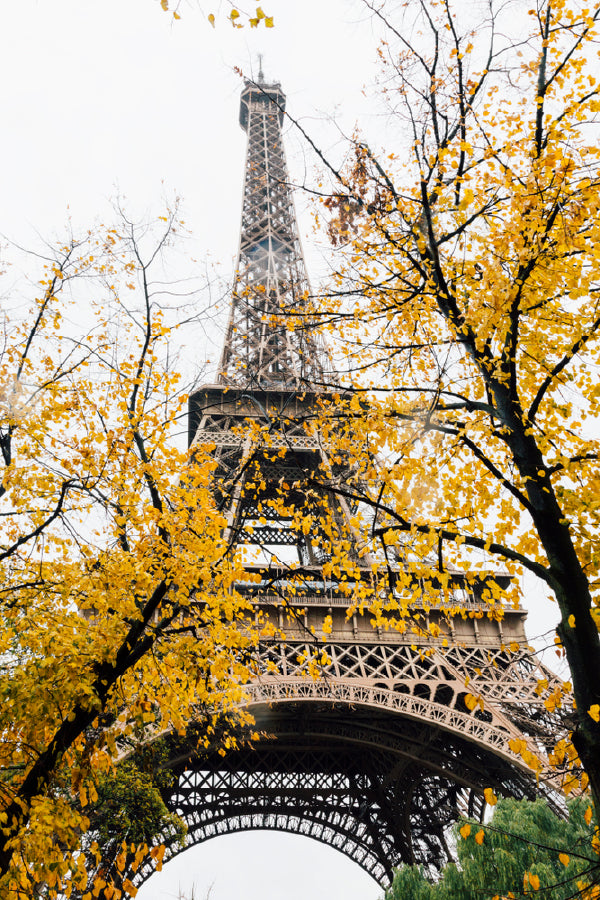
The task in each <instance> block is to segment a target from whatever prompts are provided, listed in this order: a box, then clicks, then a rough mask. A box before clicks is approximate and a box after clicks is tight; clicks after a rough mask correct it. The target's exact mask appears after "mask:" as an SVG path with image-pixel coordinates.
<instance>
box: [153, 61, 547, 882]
mask: <svg viewBox="0 0 600 900" xmlns="http://www.w3.org/2000/svg"><path fill="white" fill-rule="evenodd" d="M284 109H285V96H284V94H283V92H282V90H281V87H280V85H279V84H276V83H266V82H265V81H264V79H263V78H262V75H261V76H259V79H258V81H257V82H256V83H253V82H249V81H248V82H246V85H245V87H244V90H243V92H242V98H241V110H240V122H241V125H242V127H243V128H244V129H245V130H246V131H247V134H248V152H247V156H246V178H245V187H244V201H243V211H242V226H241V238H240V251H239V260H238V269H237V274H236V277H235V283H234V289H233V297H232V305H231V316H230V319H229V325H228V330H227V336H226V341H225V347H224V351H223V355H222V359H221V370H220V373H219V376H218V380H217V382H216V383H215V384H211V385H206V386H204V387H202V388H200V389H199V390H197V391H196V392H195V393H194V394H193V395H192V396H191V398H190V418H189V437H190V445H191V448H192V449H191V452H192V453H193V452H194V448H196V447H204V448H206V447H208V448H211V452H212V454H213V455H214V458H215V460H216V469H215V475H214V493H215V497H216V500H217V502H218V503H219V505H220V507H221V509H222V510H223V511H224V512H225V514H226V517H227V522H228V526H227V535H226V536H227V537H228V538H229V540H230V542H231V544H232V545H234V546H236V547H238V548H243V549H244V550H245V551H246V552H247V554H248V555H247V559H248V562H247V568H248V572H249V573H251V574H252V575H253V576H254V577H253V579H251V581H252V583H251V584H250V579H249V582H248V583H245V582H240V583H239V584H238V585H236V589H237V590H238V591H239V592H241V593H248V592H250V593H251V594H252V597H253V601H254V604H255V610H256V618H257V622H262V623H263V624H270V625H271V626H272V628H271V629H270V630H269V629H267V630H266V631H265V634H267V633H269V634H270V635H271V636H270V637H268V638H267V637H265V638H264V639H263V640H262V642H261V645H260V651H259V666H258V669H257V674H256V677H255V679H254V681H253V682H252V683H251V684H250V685H249V686H247V698H248V699H247V704H248V708H249V709H250V711H251V712H252V714H253V715H254V717H255V720H256V726H255V728H256V729H257V730H258V731H259V732H260V733H261V734H262V737H261V739H260V740H259V741H257V742H252V741H247V742H246V741H245V740H244V736H243V735H242V736H241V737H240V743H239V748H238V749H236V750H231V751H228V752H227V753H226V754H225V755H222V751H221V752H218V751H217V750H215V751H211V750H198V742H197V741H196V739H195V735H194V729H191V730H190V732H189V734H188V735H187V736H186V737H185V738H181V737H177V736H171V737H170V738H168V739H167V745H168V747H169V748H170V750H169V763H168V765H169V767H170V768H171V769H172V771H173V773H174V774H175V775H176V776H177V777H176V779H175V781H174V785H173V787H172V788H171V789H170V790H168V791H165V800H166V802H167V804H168V806H169V808H170V809H171V810H172V811H174V812H176V813H177V814H178V815H180V816H181V817H183V818H184V819H185V821H186V823H187V825H188V829H189V831H188V838H187V845H191V844H194V843H198V842H201V841H204V840H207V839H208V838H211V837H214V836H215V835H218V834H223V833H226V832H231V831H239V830H244V829H277V830H284V831H292V832H294V833H299V834H306V835H309V836H310V837H313V838H316V839H318V840H320V841H324V842H325V843H328V844H330V845H331V846H333V847H336V848H337V849H339V850H340V851H342V852H343V853H345V854H347V855H348V856H350V857H351V858H352V859H354V860H355V861H356V862H357V863H358V864H359V865H361V866H362V867H363V868H365V869H366V870H367V871H368V872H370V873H371V874H372V875H373V877H374V878H376V879H377V880H379V881H380V882H381V883H382V884H384V885H385V884H388V883H389V882H390V880H391V878H392V870H393V867H394V866H396V865H398V864H399V863H400V862H418V863H422V864H424V865H426V866H428V867H430V868H439V867H441V866H442V865H443V864H444V863H445V862H446V861H447V859H448V857H449V855H450V847H449V845H448V837H447V832H448V827H449V826H450V825H451V824H452V823H453V822H455V821H456V819H457V817H458V816H459V815H461V814H468V815H470V816H475V817H476V818H481V817H482V816H483V812H484V807H485V802H484V798H483V791H484V789H485V788H486V787H491V788H493V789H494V790H495V791H496V792H501V793H506V794H510V795H513V796H517V797H533V796H534V795H535V794H536V792H537V791H538V790H539V789H540V785H539V784H538V783H537V781H536V776H535V775H534V774H533V773H532V771H531V770H530V769H528V768H527V767H526V766H525V764H524V763H523V762H522V761H521V760H520V759H519V758H518V757H516V756H515V755H514V754H513V753H512V752H511V750H510V749H509V742H510V741H519V742H521V745H523V746H526V747H527V748H528V749H529V750H530V751H531V753H532V754H533V755H534V756H537V757H538V758H540V759H541V760H542V761H543V760H544V759H545V755H546V753H547V751H548V750H549V749H550V748H551V746H552V745H553V743H554V741H555V739H556V738H557V736H558V735H559V734H560V733H563V732H564V731H565V723H564V722H563V721H562V720H561V718H560V716H559V713H558V712H557V711H554V712H549V711H548V710H547V709H546V707H545V705H544V702H543V699H542V697H540V695H539V691H538V682H539V681H540V680H542V679H547V680H548V682H549V683H550V685H551V686H552V684H553V683H557V682H556V680H555V679H554V676H553V675H552V673H550V672H549V671H548V670H547V669H545V668H544V667H543V666H542V664H541V663H540V662H539V661H538V660H537V659H536V658H535V657H534V656H533V655H532V654H531V652H530V650H529V648H528V645H527V639H526V635H525V630H524V619H525V613H524V612H523V610H521V609H513V608H509V609H506V610H505V613H504V617H503V618H502V619H500V620H498V619H497V618H496V617H495V616H494V615H492V614H491V613H493V612H494V611H493V610H491V611H490V608H489V607H488V606H486V604H485V603H484V600H483V593H484V588H485V585H486V577H485V576H481V577H480V578H479V579H474V578H472V577H471V578H470V577H467V575H466V574H465V573H460V572H455V573H452V575H451V577H450V581H449V586H448V588H447V591H448V593H447V596H446V602H440V604H439V605H438V606H431V607H428V606H426V605H425V604H422V603H421V604H419V603H418V602H412V604H411V607H410V614H409V616H408V617H407V619H406V621H405V623H404V624H405V630H404V631H402V630H397V629H391V628H390V629H387V630H386V629H385V628H382V627H379V628H377V627H374V626H373V624H372V623H371V622H370V620H369V617H368V615H361V614H360V609H359V608H358V607H356V608H354V609H352V610H350V612H348V607H349V603H350V600H351V598H352V597H353V596H356V595H357V594H359V595H360V592H361V590H362V591H363V595H364V590H371V591H373V590H374V591H377V590H379V586H378V583H377V580H376V578H375V576H374V563H375V560H374V559H373V558H372V557H371V556H370V554H369V553H368V552H366V548H365V547H364V546H363V544H362V543H361V536H360V534H359V533H358V532H357V530H356V526H355V524H354V518H353V515H354V513H355V512H356V510H355V509H354V508H350V506H349V505H348V503H347V502H346V501H344V500H343V499H340V498H339V497H337V496H336V495H335V492H334V491H333V490H327V489H325V488H323V489H321V490H318V489H316V488H315V484H316V483H317V481H318V480H319V478H320V479H321V480H322V479H323V478H333V477H337V478H338V480H339V479H342V480H343V479H344V477H346V475H348V477H350V474H351V467H350V466H349V464H348V465H347V466H346V468H345V465H346V464H345V463H343V462H342V463H340V462H339V458H338V459H336V461H335V462H333V461H332V459H331V458H330V454H329V450H328V446H327V440H326V439H325V438H324V437H323V435H322V433H321V432H320V431H319V429H318V428H317V427H316V426H315V424H314V422H315V419H316V414H317V413H318V411H319V407H320V405H321V403H322V402H323V400H324V399H325V400H326V399H328V395H327V390H326V388H324V387H323V381H324V370H326V369H327V367H328V363H327V356H326V353H325V351H324V349H323V347H322V345H321V344H320V342H319V340H318V339H317V338H315V337H314V336H313V334H312V333H311V330H310V327H309V325H310V312H311V310H310V290H309V286H308V280H307V278H306V274H305V265H304V260H303V257H302V251H301V248H300V243H299V240H298V229H297V224H296V217H295V213H294V206H293V199H292V191H291V188H290V184H289V179H288V174H287V170H286V165H285V158H284V153H283V145H282V137H281V124H282V122H283V117H284ZM316 476H319V478H317V477H316ZM298 513H299V515H298ZM340 542H341V543H343V544H344V548H345V549H344V554H345V558H346V560H348V565H347V571H343V567H342V566H338V567H337V568H336V566H335V565H333V563H332V559H333V555H334V553H335V548H336V546H337V544H339V543H340ZM400 565H401V561H400V560H398V566H400ZM503 579H506V582H508V576H501V575H496V576H495V580H496V581H497V582H500V583H502V581H503ZM385 589H386V590H388V591H389V590H390V585H389V584H386V585H385ZM440 596H441V592H440ZM488 612H490V615H488V614H487V613H488ZM326 617H327V621H328V623H329V625H328V632H327V633H326V634H325V633H324V632H323V622H324V620H325V618H326ZM432 625H435V629H433V631H432V630H431V627H430V626H432ZM428 629H429V630H428ZM433 634H437V635H438V636H437V637H434V636H433ZM515 648H518V651H517V652H515ZM311 659H312V660H316V662H317V663H318V670H319V673H320V675H319V677H314V678H313V677H311V675H310V674H307V663H308V662H310V660H311ZM472 697H475V698H476V699H477V701H478V702H477V703H476V704H475V705H474V707H473V703H472V702H469V698H472ZM479 701H481V702H479ZM523 742H524V744H523ZM549 795H551V791H549ZM165 841H166V843H167V858H168V856H169V855H172V854H175V853H177V852H179V849H180V848H179V846H178V845H177V844H176V843H175V842H174V841H172V840H170V839H169V837H168V835H167V836H165ZM149 873H150V868H148V869H146V870H142V871H141V873H140V874H139V878H141V879H143V878H144V877H146V876H147V875H148V874H149Z"/></svg>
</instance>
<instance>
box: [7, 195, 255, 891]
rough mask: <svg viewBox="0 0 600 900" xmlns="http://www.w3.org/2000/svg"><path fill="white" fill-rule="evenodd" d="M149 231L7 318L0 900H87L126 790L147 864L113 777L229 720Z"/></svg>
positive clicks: (49, 273) (195, 472)
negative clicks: (114, 803) (113, 802)
mask: <svg viewBox="0 0 600 900" xmlns="http://www.w3.org/2000/svg"><path fill="white" fill-rule="evenodd" d="M158 226H159V227H160V233H159V234H158V235H157V234H156V229H154V230H153V229H149V228H148V227H147V226H145V225H144V226H139V227H138V226H136V225H134V224H132V223H131V222H129V221H128V220H127V219H126V218H125V217H122V218H121V219H120V222H119V224H118V226H117V227H102V228H99V229H98V231H97V232H90V233H88V234H87V235H85V236H84V237H83V239H82V240H81V241H78V240H76V239H74V238H71V239H69V240H68V241H67V242H66V243H64V244H62V245H61V246H59V247H57V248H56V249H55V250H54V251H52V252H51V253H50V252H49V253H48V254H47V256H46V259H45V262H44V264H43V269H44V273H43V275H42V278H41V280H40V281H39V282H38V283H37V284H36V285H34V292H35V297H34V300H33V303H32V306H31V308H30V309H28V310H27V311H26V312H25V313H24V314H21V315H19V306H18V303H17V304H16V310H15V312H14V314H13V316H12V317H11V319H9V318H8V317H6V318H5V320H4V322H3V344H2V357H1V360H0V397H1V410H0V414H1V421H0V449H1V452H2V464H3V475H2V485H1V488H0V504H1V518H0V523H1V524H0V529H1V544H0V566H1V568H2V578H1V585H2V587H1V590H0V763H1V767H2V776H1V779H0V797H1V801H2V807H1V809H2V811H1V812H0V821H1V825H2V830H1V832H0V893H1V894H2V896H3V897H6V898H10V900H17V898H18V900H24V898H30V897H32V896H34V895H36V893H37V892H38V891H41V890H43V891H44V896H50V897H52V896H57V895H58V894H59V893H60V894H61V896H62V895H64V894H67V895H74V893H77V892H78V891H79V892H80V893H85V891H86V887H87V886H88V878H89V876H90V873H91V874H92V875H93V874H94V870H95V868H96V863H97V862H98V860H97V857H98V848H100V849H102V847H103V846H105V845H106V844H107V841H108V842H109V843H110V841H109V839H108V836H107V835H106V834H104V835H103V833H102V828H103V827H104V828H105V827H106V821H105V823H104V825H99V824H98V822H99V812H98V810H99V809H100V810H103V812H102V816H104V817H105V818H106V816H108V815H109V812H108V811H110V810H111V809H112V807H111V806H110V802H109V801H110V796H111V791H112V794H114V787H115V785H116V784H120V783H121V782H122V781H123V779H125V780H126V781H127V782H128V784H129V787H130V788H131V791H130V792H129V793H130V799H131V802H132V803H133V804H134V805H135V803H138V802H139V803H140V804H142V806H144V804H145V806H144V808H146V809H147V814H148V823H149V824H148V827H146V826H144V827H143V828H142V825H141V824H140V822H139V821H138V822H137V823H136V829H137V830H136V829H134V832H130V833H127V828H124V831H123V829H122V831H123V838H124V839H126V840H127V842H128V845H129V844H131V842H132V841H133V844H134V846H133V849H131V848H129V850H128V852H131V853H133V855H134V857H135V856H139V854H140V853H143V852H144V846H143V845H144V844H145V843H146V842H147V841H148V838H149V831H151V830H152V828H153V827H154V825H156V827H158V826H159V825H161V823H162V824H165V823H166V821H167V820H166V819H165V810H164V809H163V808H162V807H161V805H160V803H159V799H158V797H157V796H156V792H155V790H154V788H153V786H152V784H148V783H146V782H145V781H144V777H145V776H144V775H143V773H141V774H140V773H139V772H138V773H137V774H136V770H135V767H133V766H134V763H133V761H132V762H130V763H125V764H124V765H123V764H121V768H119V769H118V770H117V771H116V772H115V771H114V765H115V762H116V761H118V760H119V759H123V758H124V757H126V756H127V755H128V754H130V753H131V752H132V750H135V749H136V747H137V746H138V744H139V743H140V741H141V740H142V739H147V738H148V736H155V737H156V736H158V735H160V734H161V733H165V732H169V731H174V732H182V731H183V730H184V729H185V728H186V725H187V723H188V722H189V721H190V720H194V721H195V722H196V723H200V724H199V729H198V735H199V736H198V740H199V741H200V743H208V742H210V741H211V740H213V737H214V735H215V728H216V726H217V722H219V729H220V730H222V731H223V732H224V735H225V738H226V735H227V726H226V722H227V718H228V717H229V718H230V719H232V720H233V719H235V720H236V721H238V720H239V719H240V717H241V719H242V720H243V714H241V713H238V712H237V711H236V710H237V704H238V703H239V700H240V699H241V696H242V687H241V685H242V684H243V682H244V681H245V680H246V679H247V678H248V675H249V671H250V669H249V666H250V665H251V656H252V651H253V645H254V636H253V633H252V630H251V629H250V628H249V627H248V623H246V621H245V608H246V605H247V601H243V600H242V598H241V597H239V596H238V595H237V594H236V592H235V590H234V585H235V582H236V579H238V578H242V577H243V574H242V570H241V567H240V565H239V562H238V560H237V559H236V557H235V555H234V554H232V553H231V552H230V549H229V548H228V547H227V545H226V544H225V543H224V541H223V538H222V530H223V519H222V516H221V515H220V514H219V512H218V511H217V510H216V508H215V505H214V502H213V499H212V493H211V490H210V481H211V473H212V468H213V465H212V462H211V460H210V457H209V456H208V455H207V453H204V452H203V451H202V449H201V448H199V449H198V450H197V452H196V453H195V454H194V457H193V458H192V459H190V458H189V455H188V453H187V450H186V449H185V448H183V449H180V448H178V446H177V441H176V440H175V438H176V436H177V434H178V432H180V431H181V430H182V429H181V425H180V420H181V418H182V415H183V412H182V410H183V402H184V396H185V395H184V393H183V391H182V390H181V389H180V385H179V384H178V381H179V376H178V375H177V373H176V372H174V371H173V370H172V368H171V367H170V365H169V354H168V352H167V351H168V347H167V341H168V339H169V338H170V337H171V339H172V337H173V328H172V327H171V326H170V324H169V319H173V318H175V317H176V315H177V310H176V309H172V310H169V306H168V302H167V301H168V297H169V294H172V289H171V288H170V287H169V286H167V287H166V288H163V287H161V285H160V284H159V283H158V282H157V281H153V280H152V279H153V278H155V279H156V278H159V277H160V275H161V272H160V264H161V263H160V261H161V256H162V254H163V252H164V251H166V249H167V247H168V246H169V244H170V243H171V242H172V241H173V239H174V238H175V237H176V235H177V232H178V230H179V228H180V223H179V221H178V219H177V213H176V210H175V211H171V212H168V213H167V214H166V215H165V216H162V217H161V219H160V220H159V223H158ZM154 271H155V272H156V274H155V275H154V276H153V274H152V273H153V272H154ZM221 723H224V724H223V725H222V724H221ZM225 738H224V739H225ZM132 767H133V768H132ZM111 786H112V787H111ZM134 788H135V790H134ZM153 791H154V793H153ZM136 798H137V799H136ZM142 806H140V808H142ZM121 814H122V815H127V809H125V810H124V811H123V810H122V811H121ZM110 816H112V818H113V819H114V820H115V821H116V819H118V818H119V816H118V815H117V813H116V812H115V811H114V809H112V812H110ZM110 816H109V818H110ZM153 823H154V824H153ZM167 824H168V823H167ZM171 824H173V823H171ZM175 824H176V823H175ZM140 828H141V831H140ZM98 829H100V831H99V830H98ZM117 831H118V829H117ZM88 832H89V833H90V834H91V835H92V836H93V837H94V840H95V841H96V843H95V845H93V846H92V847H91V851H90V846H89V840H87V838H86V835H87V834H88ZM146 849H147V848H146ZM84 850H86V851H90V852H82V851H84ZM94 854H95V856H94ZM90 858H91V859H93V860H95V861H94V862H93V865H92V866H91V869H90V871H88V866H87V864H86V860H89V859H90ZM138 861H139V860H138ZM95 874H96V875H97V879H96V889H97V890H101V889H104V890H105V895H106V896H107V897H109V896H112V897H114V898H118V897H119V896H121V894H122V892H123V891H127V890H128V889H129V888H131V885H130V884H128V882H127V881H126V880H123V879H124V878H125V875H126V874H127V872H124V873H123V874H121V872H120V870H119V869H118V868H117V869H114V870H113V873H112V874H107V869H106V867H104V868H102V866H101V867H100V868H99V869H98V870H97V872H96V873H95ZM113 888H114V889H113ZM131 890H132V892H133V888H131ZM96 895H97V894H96ZM88 896H89V894H88Z"/></svg>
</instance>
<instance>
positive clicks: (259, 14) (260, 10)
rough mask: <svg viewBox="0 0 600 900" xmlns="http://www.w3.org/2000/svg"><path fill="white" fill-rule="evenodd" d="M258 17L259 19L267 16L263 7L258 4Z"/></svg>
mask: <svg viewBox="0 0 600 900" xmlns="http://www.w3.org/2000/svg"><path fill="white" fill-rule="evenodd" d="M256 18H257V19H264V18H265V14H264V12H263V11H262V9H261V7H260V6H257V7H256Z"/></svg>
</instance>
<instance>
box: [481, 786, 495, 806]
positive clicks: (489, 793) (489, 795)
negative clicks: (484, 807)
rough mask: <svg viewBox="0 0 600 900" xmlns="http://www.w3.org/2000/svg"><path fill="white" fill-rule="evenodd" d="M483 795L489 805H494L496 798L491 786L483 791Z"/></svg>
mask: <svg viewBox="0 0 600 900" xmlns="http://www.w3.org/2000/svg"><path fill="white" fill-rule="evenodd" d="M483 796H484V797H485V802H486V803H488V804H489V805H490V806H495V805H496V803H497V802H498V798H497V797H496V795H495V793H494V792H493V790H492V789H491V788H486V789H485V790H484V792H483Z"/></svg>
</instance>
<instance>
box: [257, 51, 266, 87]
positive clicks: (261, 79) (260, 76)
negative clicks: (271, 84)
mask: <svg viewBox="0 0 600 900" xmlns="http://www.w3.org/2000/svg"><path fill="white" fill-rule="evenodd" d="M264 80H265V75H264V72H263V55H262V53H259V54H258V81H259V84H262V83H263V82H264Z"/></svg>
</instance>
